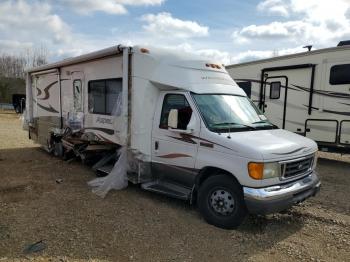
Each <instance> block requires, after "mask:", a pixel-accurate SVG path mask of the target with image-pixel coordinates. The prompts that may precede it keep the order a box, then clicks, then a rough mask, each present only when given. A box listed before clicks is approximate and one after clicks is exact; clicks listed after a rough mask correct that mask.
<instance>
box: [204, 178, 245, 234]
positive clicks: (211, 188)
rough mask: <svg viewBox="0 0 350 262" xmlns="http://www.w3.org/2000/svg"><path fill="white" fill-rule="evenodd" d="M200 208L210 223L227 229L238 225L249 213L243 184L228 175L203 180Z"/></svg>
mask: <svg viewBox="0 0 350 262" xmlns="http://www.w3.org/2000/svg"><path fill="white" fill-rule="evenodd" d="M198 208H199V211H200V213H201V214H202V216H203V217H204V219H205V220H206V221H207V222H208V223H209V224H212V225H214V226H217V227H220V228H225V229H234V228H236V227H238V226H239V225H240V224H241V223H242V221H243V219H244V218H245V216H246V214H247V210H246V207H245V204H244V198H243V192H242V188H241V186H240V185H239V184H238V183H237V182H236V181H235V180H234V179H233V178H230V177H229V176H226V175H216V176H212V177H209V178H208V179H207V180H205V181H204V182H203V184H202V185H201V186H200V188H199V192H198Z"/></svg>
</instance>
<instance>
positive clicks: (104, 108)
mask: <svg viewBox="0 0 350 262" xmlns="http://www.w3.org/2000/svg"><path fill="white" fill-rule="evenodd" d="M121 93H122V79H121V78H120V79H104V80H93V81H89V112H90V113H93V114H103V115H120V110H119V108H120V101H121Z"/></svg>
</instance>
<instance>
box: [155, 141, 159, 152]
mask: <svg viewBox="0 0 350 262" xmlns="http://www.w3.org/2000/svg"><path fill="white" fill-rule="evenodd" d="M158 148H159V142H158V141H156V142H154V149H155V150H158Z"/></svg>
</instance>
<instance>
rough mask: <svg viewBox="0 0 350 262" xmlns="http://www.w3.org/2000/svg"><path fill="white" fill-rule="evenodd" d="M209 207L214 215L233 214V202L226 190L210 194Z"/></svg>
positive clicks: (218, 190)
mask: <svg viewBox="0 0 350 262" xmlns="http://www.w3.org/2000/svg"><path fill="white" fill-rule="evenodd" d="M209 205H210V207H211V208H212V210H213V211H214V212H215V213H217V214H220V215H224V216H227V215H231V214H232V213H233V210H234V208H235V200H234V198H233V196H232V194H231V193H230V192H228V191H227V190H225V189H217V190H214V191H213V192H212V193H211V195H210V198H209Z"/></svg>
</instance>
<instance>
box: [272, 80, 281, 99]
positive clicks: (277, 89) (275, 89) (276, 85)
mask: <svg viewBox="0 0 350 262" xmlns="http://www.w3.org/2000/svg"><path fill="white" fill-rule="evenodd" d="M280 95H281V82H272V83H271V84H270V99H279V98H280Z"/></svg>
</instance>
